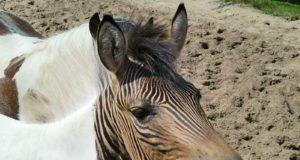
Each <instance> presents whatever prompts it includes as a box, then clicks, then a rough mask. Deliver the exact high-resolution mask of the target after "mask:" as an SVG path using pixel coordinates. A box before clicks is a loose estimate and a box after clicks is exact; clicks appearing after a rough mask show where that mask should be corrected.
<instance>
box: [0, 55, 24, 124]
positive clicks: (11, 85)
mask: <svg viewBox="0 0 300 160" xmlns="http://www.w3.org/2000/svg"><path fill="white" fill-rule="evenodd" d="M24 60H25V58H24V57H16V58H14V59H12V60H11V61H10V64H9V65H8V67H7V68H6V69H5V70H4V74H5V76H6V77H4V78H0V113H1V114H4V115H6V116H9V117H11V118H14V119H17V118H18V111H19V103H18V90H17V85H16V81H15V80H13V77H14V75H15V74H16V73H17V72H18V71H19V69H20V67H21V66H22V64H23V62H24Z"/></svg>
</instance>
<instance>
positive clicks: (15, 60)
mask: <svg viewBox="0 0 300 160" xmlns="http://www.w3.org/2000/svg"><path fill="white" fill-rule="evenodd" d="M0 13H1V14H0V77H2V78H1V79H0V113H2V114H5V115H7V116H10V117H13V118H15V119H20V120H22V121H24V122H49V121H54V120H57V119H60V118H62V117H64V116H66V115H68V114H69V113H72V112H73V111H75V110H77V109H79V108H80V106H82V105H83V104H85V103H86V102H85V100H86V99H90V97H91V96H93V95H95V94H96V95H98V94H99V92H100V91H101V90H102V89H103V88H104V87H105V86H106V85H107V84H108V81H109V79H108V76H107V71H106V70H105V69H104V67H102V64H101V63H100V60H99V58H98V55H97V54H96V53H97V52H96V50H95V48H94V43H93V37H92V36H91V34H90V31H89V26H91V29H93V28H95V27H92V26H93V25H97V23H96V22H100V19H99V17H98V14H95V15H94V16H93V18H92V19H93V20H91V23H92V22H95V23H94V24H90V25H89V24H82V25H81V26H79V27H77V28H74V29H72V30H69V31H66V32H63V33H61V34H57V35H54V36H52V37H49V38H43V37H42V35H41V34H39V33H37V32H36V31H35V30H34V29H33V28H32V27H31V26H30V25H29V24H28V23H27V22H25V21H24V20H22V19H20V18H18V17H16V16H14V15H12V14H9V13H7V12H4V11H2V12H0ZM116 20H117V21H118V22H117V23H118V24H119V25H120V26H121V28H123V29H124V30H126V29H128V27H129V26H130V25H131V24H130V25H129V24H126V23H127V22H125V21H124V20H125V19H121V18H116ZM126 27H127V28H126ZM93 32H95V31H93Z"/></svg>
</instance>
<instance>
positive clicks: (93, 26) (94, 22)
mask: <svg viewBox="0 0 300 160" xmlns="http://www.w3.org/2000/svg"><path fill="white" fill-rule="evenodd" d="M99 25H100V18H99V15H98V13H95V14H94V15H93V16H92V17H91V19H90V22H89V29H90V33H91V35H92V37H93V38H94V39H96V36H97V29H98V27H99Z"/></svg>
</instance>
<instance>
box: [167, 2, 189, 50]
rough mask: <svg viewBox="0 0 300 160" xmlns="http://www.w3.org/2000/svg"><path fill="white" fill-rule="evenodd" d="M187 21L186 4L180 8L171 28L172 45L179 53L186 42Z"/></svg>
mask: <svg viewBox="0 0 300 160" xmlns="http://www.w3.org/2000/svg"><path fill="white" fill-rule="evenodd" d="M187 21H188V20H187V14H186V10H185V7H184V4H183V3H181V4H180V5H179V6H178V9H177V11H176V13H175V16H174V18H173V20H172V26H171V44H172V45H173V47H174V49H175V50H176V51H178V53H179V52H180V50H181V49H182V47H183V45H184V42H185V38H186V34H187V25H188V22H187Z"/></svg>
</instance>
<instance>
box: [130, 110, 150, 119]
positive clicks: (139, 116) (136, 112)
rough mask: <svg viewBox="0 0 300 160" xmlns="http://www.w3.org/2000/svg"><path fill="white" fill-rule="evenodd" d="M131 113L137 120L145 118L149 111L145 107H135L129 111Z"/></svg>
mask: <svg viewBox="0 0 300 160" xmlns="http://www.w3.org/2000/svg"><path fill="white" fill-rule="evenodd" d="M131 113H132V114H133V115H134V116H135V117H136V118H137V119H138V120H139V121H143V120H145V119H146V118H147V117H148V116H149V115H150V114H151V111H150V110H149V109H147V108H141V107H137V108H135V109H133V110H132V111H131Z"/></svg>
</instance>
